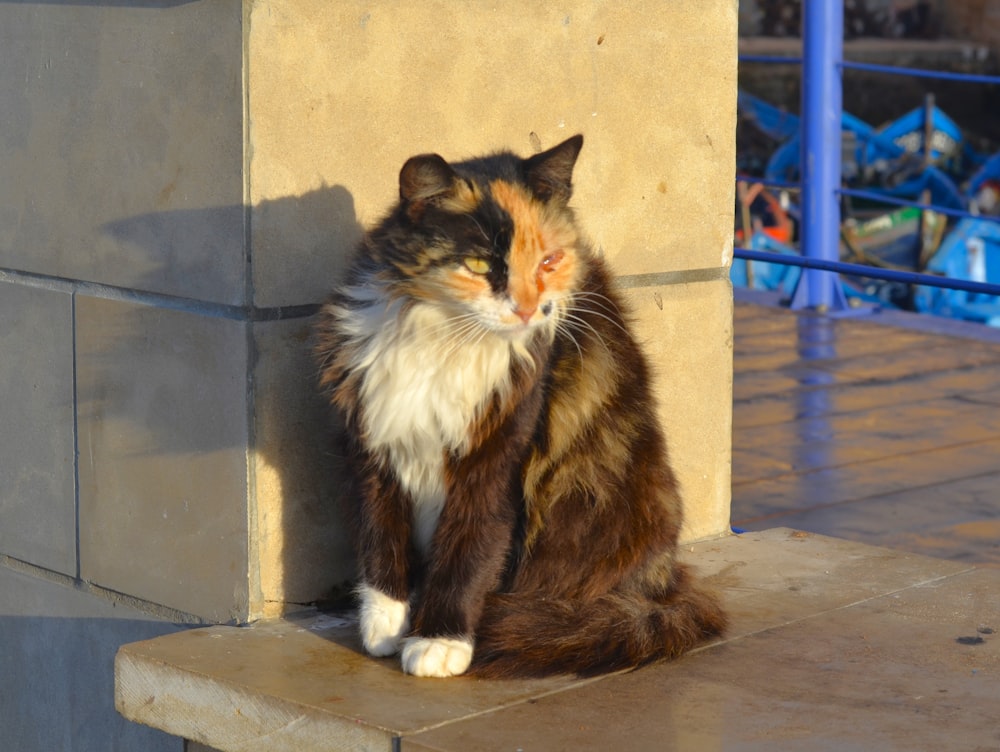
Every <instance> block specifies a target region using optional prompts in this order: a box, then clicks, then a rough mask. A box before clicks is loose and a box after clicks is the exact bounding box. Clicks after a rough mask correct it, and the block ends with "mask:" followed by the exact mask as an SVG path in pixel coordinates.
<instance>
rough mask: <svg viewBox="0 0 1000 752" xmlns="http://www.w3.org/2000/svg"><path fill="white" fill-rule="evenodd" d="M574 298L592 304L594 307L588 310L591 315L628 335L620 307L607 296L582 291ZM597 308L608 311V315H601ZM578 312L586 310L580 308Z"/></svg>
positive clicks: (574, 295)
mask: <svg viewBox="0 0 1000 752" xmlns="http://www.w3.org/2000/svg"><path fill="white" fill-rule="evenodd" d="M573 298H574V299H575V298H581V299H584V300H586V301H587V302H588V303H590V304H592V306H593V307H592V308H590V309H587V310H589V311H590V312H591V313H594V314H595V315H597V316H600V317H601V318H604V319H606V320H607V321H609V322H611V323H612V324H614V325H615V326H616V327H617V328H618V329H620V330H621V331H623V332H625V333H626V334H627V333H628V329H627V328H626V327H625V325H624V324H623V323H622V313H621V311H620V310H619V308H618V306H617V305H615V303H614V301H612V300H610V299H609V298H608V297H607V296H606V295H601V294H600V293H596V292H589V291H587V290H580V291H578V292H575V293H573ZM596 308H601V309H603V310H605V311H607V314H608V315H605V314H602V313H600V312H599V311H597V310H595V309H596ZM577 310H584V309H583V308H578V309H577Z"/></svg>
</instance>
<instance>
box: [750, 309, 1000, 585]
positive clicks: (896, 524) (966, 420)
mask: <svg viewBox="0 0 1000 752" xmlns="http://www.w3.org/2000/svg"><path fill="white" fill-rule="evenodd" d="M913 318H914V317H912V316H910V317H906V318H904V319H902V321H903V322H904V323H913V321H912V319H913ZM908 319H909V321H907V320H908ZM893 320H896V321H900V319H898V318H897V319H892V318H888V321H893ZM917 323H919V322H917ZM734 329H735V345H734V347H735V353H734V359H733V360H734V369H735V373H734V387H733V388H734V405H733V506H732V523H733V526H734V527H736V528H739V529H744V530H762V529H767V528H772V527H776V526H784V527H792V528H796V529H799V530H807V531H811V532H816V533H823V534H826V535H832V536H836V537H840V538H847V539H849V540H856V541H860V542H864V543H871V544H875V545H880V546H889V547H892V548H898V549H902V550H906V551H912V552H915V553H922V554H927V555H929V556H937V557H941V558H946V559H952V560H954V561H961V562H967V563H975V564H977V565H980V566H983V565H986V566H1000V342H995V341H992V342H991V341H984V340H983V339H971V338H968V337H966V336H954V335H953V334H951V335H945V334H935V333H928V332H927V331H922V330H917V329H913V328H902V327H898V326H894V325H892V324H891V323H887V317H886V316H884V315H882V314H875V315H874V316H870V317H845V318H827V317H822V316H816V315H812V314H795V313H792V312H790V311H788V310H786V309H781V308H776V307H773V306H761V305H754V304H749V303H738V304H737V306H736V315H735V325H734ZM963 331H967V329H966V330H963ZM986 334H990V332H986Z"/></svg>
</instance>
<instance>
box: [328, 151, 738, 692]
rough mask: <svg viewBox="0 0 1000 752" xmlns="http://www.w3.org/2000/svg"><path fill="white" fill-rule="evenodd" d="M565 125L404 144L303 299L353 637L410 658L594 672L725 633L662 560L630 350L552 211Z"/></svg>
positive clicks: (667, 515) (660, 504) (421, 666)
mask: <svg viewBox="0 0 1000 752" xmlns="http://www.w3.org/2000/svg"><path fill="white" fill-rule="evenodd" d="M582 143H583V139H582V137H580V136H575V137H573V138H571V139H569V140H567V141H565V142H563V143H562V144H560V145H558V146H556V147H554V148H553V149H551V150H549V151H547V152H544V153H542V154H538V155H535V156H534V157H531V158H528V159H521V158H519V157H517V156H515V155H513V154H510V153H507V152H502V153H498V154H494V155H491V156H488V157H484V158H480V159H475V160H469V161H465V162H461V163H456V164H448V163H447V162H445V160H443V159H442V158H441V157H439V156H437V155H422V156H419V157H414V158H412V159H411V160H409V161H408V162H407V163H406V165H404V167H403V170H402V172H401V174H400V201H399V203H398V204H397V205H396V207H395V208H394V209H393V210H392V212H391V213H390V214H389V215H388V216H387V217H386V218H385V219H384V220H383V221H382V222H381V223H380V224H379V225H378V226H376V227H375V228H374V229H372V230H371V232H369V233H368V235H367V236H366V237H365V239H364V241H363V242H362V244H361V248H360V250H359V254H358V257H357V260H356V262H355V264H354V266H353V268H352V271H351V274H350V276H349V278H348V280H347V282H346V283H345V284H344V285H343V286H342V287H341V288H340V289H339V290H338V291H337V292H336V293H335V294H334V296H333V297H332V298H331V300H330V302H329V303H328V304H327V305H326V306H325V307H324V309H323V311H322V313H321V316H320V321H319V324H318V327H317V342H318V345H317V354H318V356H319V358H320V362H321V364H322V377H321V381H322V385H323V387H324V388H325V389H326V390H327V391H328V393H329V395H330V399H331V401H332V403H333V404H334V405H335V406H336V407H337V408H338V409H339V410H340V411H341V412H342V414H343V416H344V418H345V421H346V426H347V444H348V447H347V453H348V456H349V458H350V460H351V467H352V470H353V477H354V479H355V484H356V485H355V487H354V489H353V490H352V499H354V500H356V501H357V505H356V517H357V542H358V559H359V564H360V570H361V571H360V575H361V577H360V579H361V586H360V588H359V593H360V595H361V599H362V611H361V621H362V623H361V631H362V639H363V641H364V643H365V646H366V648H367V649H368V650H369V651H370V652H372V653H373V654H375V655H388V654H391V653H393V652H396V651H399V650H401V651H402V661H403V668H404V669H405V670H406V671H408V672H410V673H414V674H418V675H426V676H448V675H453V674H457V673H462V672H464V671H466V670H471V671H472V672H474V673H476V674H478V675H481V676H505V677H506V676H541V675H546V674H552V673H578V674H594V673H600V672H605V671H611V670H616V669H623V668H629V667H635V666H638V665H641V664H644V663H647V662H649V661H653V660H657V659H663V658H671V657H674V656H676V655H678V654H680V653H682V652H684V651H685V650H688V649H689V648H691V647H693V646H694V645H696V644H697V643H699V642H700V641H703V640H704V639H706V638H708V637H711V636H713V635H718V634H720V633H721V632H722V631H723V629H724V628H725V624H726V618H725V615H724V613H723V611H722V609H721V607H720V605H719V603H718V601H717V600H716V598H715V597H714V596H713V595H711V594H710V593H708V592H706V591H704V590H702V589H701V588H700V587H699V586H698V585H697V584H696V583H695V582H694V581H693V580H692V577H691V576H690V574H689V573H688V572H687V571H686V570H685V569H684V568H683V567H682V566H681V565H680V564H679V563H678V562H677V561H676V558H675V554H676V549H677V535H678V532H679V529H680V526H681V511H682V510H681V500H680V497H679V495H678V488H677V482H676V479H675V477H674V474H673V472H672V470H671V468H670V466H669V464H668V461H667V448H666V444H665V441H664V438H663V434H662V431H661V429H660V427H659V425H658V423H657V420H656V417H655V415H656V410H655V408H654V404H653V398H652V395H651V392H650V383H649V381H650V379H649V372H648V367H647V363H646V360H645V358H644V356H643V353H642V352H641V350H640V348H639V347H638V345H637V344H636V341H635V340H634V338H633V337H632V335H631V334H630V324H629V321H628V316H627V313H626V309H625V306H624V305H623V303H622V301H621V299H620V297H619V295H618V294H617V293H616V291H615V289H614V287H613V284H612V282H611V279H610V277H609V273H608V271H607V269H606V266H605V264H604V262H603V261H602V260H601V258H600V257H599V256H597V255H596V254H595V253H594V252H593V250H592V249H591V248H590V246H589V245H588V244H587V243H586V241H585V240H584V239H583V238H582V236H581V233H580V232H579V230H578V229H577V225H576V222H575V219H574V216H573V213H572V211H571V209H570V208H569V206H568V201H569V199H570V196H571V192H572V188H571V177H572V170H573V166H574V164H575V162H576V159H577V156H578V154H579V151H580V148H581V146H582ZM470 660H471V665H470Z"/></svg>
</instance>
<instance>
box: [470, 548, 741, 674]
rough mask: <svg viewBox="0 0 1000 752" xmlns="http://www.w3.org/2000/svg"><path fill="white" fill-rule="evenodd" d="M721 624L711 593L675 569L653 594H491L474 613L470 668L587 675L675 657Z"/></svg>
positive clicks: (486, 671)
mask: <svg viewBox="0 0 1000 752" xmlns="http://www.w3.org/2000/svg"><path fill="white" fill-rule="evenodd" d="M725 628H726V615H725V613H724V612H723V610H722V607H721V605H720V603H719V601H718V598H717V597H716V596H715V595H714V594H712V593H710V592H708V591H707V590H703V589H702V588H701V587H700V586H699V585H698V584H697V583H695V582H694V581H693V579H692V578H691V577H690V575H688V574H687V572H686V571H685V570H683V569H681V568H678V571H677V572H676V573H675V579H674V583H673V587H672V588H671V590H670V591H669V592H668V593H667V594H666V595H665V597H663V598H661V599H658V600H653V599H651V598H649V597H648V596H646V595H643V594H641V593H630V592H613V593H608V594H606V595H602V596H599V597H598V598H595V599H593V600H585V601H580V600H559V599H552V598H545V597H542V596H538V595H528V594H518V593H513V594H510V593H503V594H495V595H491V596H489V597H488V599H487V601H486V607H485V610H484V612H483V616H482V618H481V619H480V625H479V629H478V630H477V632H476V643H475V650H474V652H473V659H472V666H471V668H470V673H472V674H474V675H476V676H481V677H484V678H514V677H539V676H547V675H551V674H577V675H581V676H591V675H596V674H602V673H606V672H609V671H617V670H620V669H628V668H635V667H637V666H641V665H643V664H645V663H650V662H652V661H657V660H663V659H668V658H675V657H677V656H679V655H680V654H681V653H684V652H685V651H687V650H690V649H691V648H693V647H694V646H695V645H697V644H698V643H700V642H703V641H704V640H706V639H708V638H710V637H714V636H716V635H719V634H722V632H723V631H724V630H725Z"/></svg>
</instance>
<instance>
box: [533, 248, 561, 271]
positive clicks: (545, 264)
mask: <svg viewBox="0 0 1000 752" xmlns="http://www.w3.org/2000/svg"><path fill="white" fill-rule="evenodd" d="M562 257H563V252H562V251H556V252H555V253H550V254H549V255H548V256H546V257H545V258H543V259H542V263H540V264H539V265H538V268H539V269H541V270H542V271H543V272H551V271H552V270H553V269H555V268H556V264H558V263H559V262H560V261H562Z"/></svg>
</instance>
